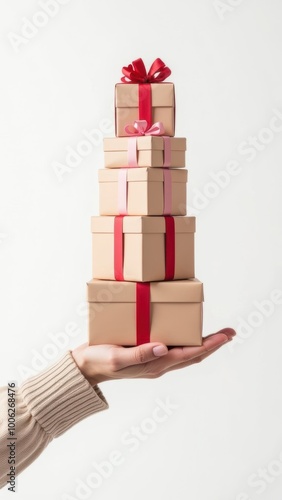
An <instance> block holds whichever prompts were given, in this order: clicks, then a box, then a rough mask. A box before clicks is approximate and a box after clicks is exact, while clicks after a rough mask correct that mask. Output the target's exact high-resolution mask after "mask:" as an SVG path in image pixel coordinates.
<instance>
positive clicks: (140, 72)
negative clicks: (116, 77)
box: [121, 58, 171, 83]
mask: <svg viewBox="0 0 282 500" xmlns="http://www.w3.org/2000/svg"><path fill="white" fill-rule="evenodd" d="M122 73H123V75H124V76H123V77H122V78H121V81H122V82H123V83H130V82H131V83H158V82H163V81H164V80H165V79H166V78H168V76H169V75H170V74H171V70H170V69H169V68H168V67H167V66H166V65H165V63H164V62H163V61H162V60H161V59H159V58H157V59H156V60H155V61H154V62H153V64H152V66H151V67H150V70H149V73H147V71H146V68H145V64H144V62H143V59H141V58H140V59H136V60H135V61H132V64H129V66H124V67H123V68H122Z"/></svg>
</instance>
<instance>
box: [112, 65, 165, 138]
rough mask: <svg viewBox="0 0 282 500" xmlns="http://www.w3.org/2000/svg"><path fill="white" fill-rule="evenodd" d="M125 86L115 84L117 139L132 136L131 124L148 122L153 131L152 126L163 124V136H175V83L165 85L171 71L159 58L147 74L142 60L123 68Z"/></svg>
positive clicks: (123, 84)
mask: <svg viewBox="0 0 282 500" xmlns="http://www.w3.org/2000/svg"><path fill="white" fill-rule="evenodd" d="M122 72H123V75H124V76H123V78H122V79H121V80H122V82H123V83H118V84H116V88H115V108H116V136H117V137H124V136H127V135H129V133H128V132H127V131H126V127H127V125H128V124H131V123H133V122H134V120H146V121H147V123H148V127H149V128H150V127H151V126H152V125H153V123H156V122H162V124H163V126H164V134H165V135H168V136H174V134H175V94H174V85H173V83H167V82H166V83H162V82H163V81H164V80H165V79H166V78H167V77H168V76H169V75H170V74H171V71H170V69H169V68H168V67H167V66H166V65H165V64H164V63H163V61H161V59H156V60H155V61H154V62H153V64H152V66H151V68H150V70H149V72H148V73H147V71H146V68H145V65H144V63H143V61H142V59H137V60H136V61H133V63H132V64H130V65H129V66H127V67H124V68H122Z"/></svg>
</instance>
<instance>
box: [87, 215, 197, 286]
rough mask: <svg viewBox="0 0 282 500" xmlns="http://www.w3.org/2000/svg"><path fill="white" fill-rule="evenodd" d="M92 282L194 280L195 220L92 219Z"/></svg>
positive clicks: (176, 218) (145, 218)
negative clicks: (100, 280) (103, 280)
mask: <svg viewBox="0 0 282 500" xmlns="http://www.w3.org/2000/svg"><path fill="white" fill-rule="evenodd" d="M91 225H92V257H93V274H92V277H93V278H98V279H105V280H121V281H123V280H125V281H140V282H144V281H161V280H165V279H166V280H173V279H175V280H177V279H186V278H194V276H195V275H194V233H195V217H171V216H165V217H157V216H155V217H146V216H130V217H127V216H125V217H123V216H116V217H111V216H106V217H104V216H101V217H92V219H91Z"/></svg>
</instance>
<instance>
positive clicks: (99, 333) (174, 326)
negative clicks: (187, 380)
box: [87, 278, 203, 346]
mask: <svg viewBox="0 0 282 500" xmlns="http://www.w3.org/2000/svg"><path fill="white" fill-rule="evenodd" d="M87 288H88V302H89V344H90V345H97V344H115V345H124V346H130V345H138V344H142V343H145V342H163V343H164V344H166V345H168V346H188V345H190V346H198V345H201V344H202V309H203V304H202V303H203V284H202V283H201V282H200V281H198V280H197V279H195V278H194V279H190V280H179V281H161V282H153V283H132V282H126V281H123V282H117V281H100V280H92V281H90V282H89V283H87Z"/></svg>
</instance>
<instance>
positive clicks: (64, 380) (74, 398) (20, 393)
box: [0, 352, 108, 487]
mask: <svg viewBox="0 0 282 500" xmlns="http://www.w3.org/2000/svg"><path fill="white" fill-rule="evenodd" d="M7 403H8V395H7V388H6V387H3V388H0V487H3V486H5V484H6V483H7V473H8V472H9V471H10V464H9V463H8V460H9V447H7V443H8V440H7V438H8V437H9V436H8V416H7V415H8V406H7ZM106 408H108V404H107V402H106V400H105V398H104V396H103V394H102V393H101V391H100V390H99V389H98V388H97V387H94V388H93V387H91V385H90V384H89V382H88V381H87V380H86V379H85V378H84V376H83V375H82V373H81V372H80V370H79V368H78V367H77V365H76V363H75V361H74V359H73V357H72V355H71V353H70V352H67V353H66V354H65V355H64V357H63V358H62V359H60V360H59V361H58V362H57V363H55V364H54V365H52V366H51V367H50V368H48V369H47V370H45V371H44V372H42V373H40V374H39V375H36V376H35V377H32V378H30V379H28V380H27V381H26V382H24V383H23V384H22V386H21V387H20V388H19V389H18V390H17V392H16V433H15V434H16V438H17V439H16V456H15V461H16V474H17V475H18V474H19V473H20V472H21V471H22V470H24V469H25V468H26V467H27V466H28V465H30V464H31V463H32V462H33V461H34V460H35V459H36V458H37V457H38V455H40V454H41V452H42V451H43V450H44V448H45V447H46V446H47V445H48V444H49V443H50V441H52V439H54V438H56V437H58V436H60V435H61V434H62V433H63V432H65V431H67V430H68V429H69V428H70V427H72V426H73V425H75V424H76V423H77V422H79V421H80V420H82V419H84V418H86V417H87V416H89V415H91V414H93V413H96V412H98V411H101V410H103V409H106Z"/></svg>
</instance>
